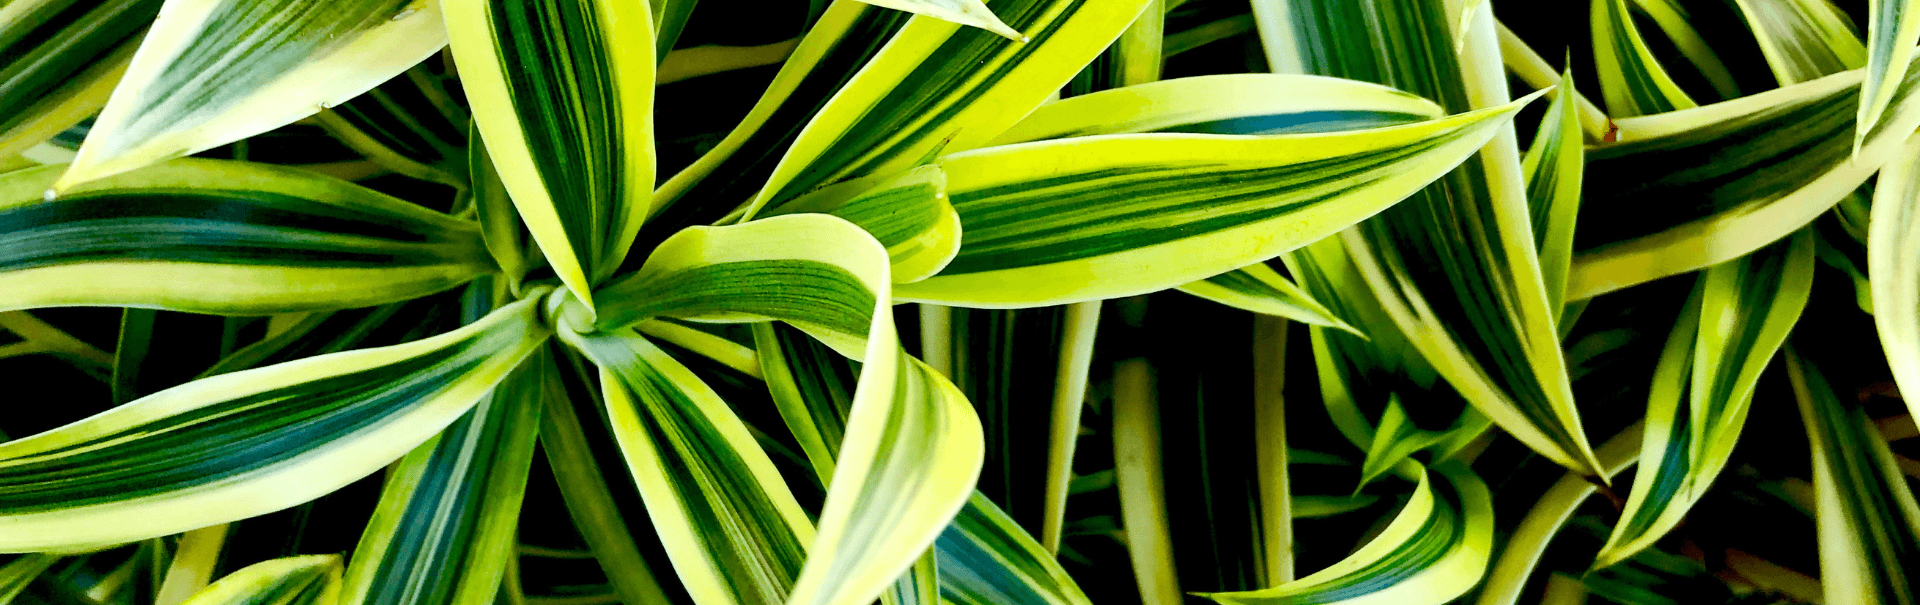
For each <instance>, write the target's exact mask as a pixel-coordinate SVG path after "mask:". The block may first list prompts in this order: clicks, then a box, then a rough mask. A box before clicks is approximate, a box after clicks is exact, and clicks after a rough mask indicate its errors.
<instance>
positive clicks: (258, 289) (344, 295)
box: [0, 160, 493, 315]
mask: <svg viewBox="0 0 1920 605" xmlns="http://www.w3.org/2000/svg"><path fill="white" fill-rule="evenodd" d="M59 173H60V167H58V166H49V167H45V168H39V169H33V170H23V171H20V172H14V173H10V174H7V175H5V176H0V309H21V308H31V307H47V306H71V305H116V306H130V307H146V308H157V309H171V310H176V311H189V312H196V313H220V314H232V315H266V314H270V313H286V312H293V311H308V310H320V309H338V308H348V307H359V306H368V305H374V304H381V303H388V302H394V301H399V300H406V299H409V298H414V297H418V296H424V295H427V294H431V293H434V292H438V291H441V290H445V289H448V288H451V287H453V286H456V285H459V284H461V283H463V282H466V281H467V280H469V279H472V278H473V277H475V276H478V275H481V274H484V273H487V272H490V271H492V270H493V269H492V263H491V262H489V261H488V260H487V259H486V252H485V248H484V247H483V246H482V244H481V242H480V238H479V231H478V229H476V227H475V225H473V224H472V223H471V222H467V221H460V220H455V219H453V218H452V217H448V216H446V215H444V214H440V213H437V212H433V211H431V210H427V209H424V208H421V207H419V206H416V205H413V204H409V203H406V202H402V201H400V200H397V199H394V198H392V197H388V196H386V195H384V194H381V193H377V192H374V191H373V190H370V189H366V188H363V187H360V186H358V185H354V184H352V183H347V182H344V181H339V180H336V179H333V178H330V177H323V176H319V175H315V174H312V173H309V172H304V171H300V170H294V169H288V168H280V167H273V166H267V165H263V164H247V163H240V162H225V161H216V160H177V161H173V162H168V163H165V164H161V165H157V166H152V167H149V168H146V169H144V170H139V171H136V172H130V173H125V174H121V175H117V176H113V177H108V178H105V179H101V180H98V181H93V182H90V183H87V184H85V185H82V186H79V187H76V188H73V189H70V190H68V191H67V193H66V194H65V195H63V196H61V197H60V198H58V199H56V200H54V201H51V202H49V201H44V200H43V199H42V197H41V195H40V193H39V192H41V191H45V190H46V187H47V184H48V183H49V182H51V181H52V180H53V179H54V178H55V177H56V176H58V175H59Z"/></svg>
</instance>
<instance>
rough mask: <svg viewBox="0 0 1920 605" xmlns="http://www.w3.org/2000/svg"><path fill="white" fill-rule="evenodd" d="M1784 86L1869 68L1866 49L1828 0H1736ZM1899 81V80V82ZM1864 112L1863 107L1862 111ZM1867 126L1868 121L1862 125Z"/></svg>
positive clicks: (1769, 65) (1844, 15) (1774, 74)
mask: <svg viewBox="0 0 1920 605" xmlns="http://www.w3.org/2000/svg"><path fill="white" fill-rule="evenodd" d="M1738 3H1739V5H1740V12H1741V14H1743V15H1745V16H1746V18H1747V24H1748V25H1749V26H1751V27H1752V28H1753V34H1754V37H1755V38H1757V39H1758V40H1759V41H1760V51H1761V52H1762V53H1763V54H1765V55H1766V57H1767V67H1769V68H1771V69H1772V70H1773V77H1774V79H1776V80H1779V81H1780V84H1781V85H1787V84H1798V83H1800V82H1805V81H1807V80H1812V79H1814V78H1818V77H1821V76H1825V75H1828V74H1834V73H1839V72H1843V71H1846V70H1849V69H1859V68H1861V67H1863V66H1865V65H1866V64H1867V48H1866V46H1865V45H1862V44H1861V43H1860V34H1858V33H1856V32H1854V30H1853V25H1852V24H1850V23H1848V22H1847V20H1846V19H1847V17H1846V13H1844V12H1841V10H1840V7H1838V6H1834V5H1833V3H1832V2H1830V1H1829V0H1738ZM1896 81H1897V80H1896ZM1863 109H1864V108H1863ZM1863 123H1864V122H1863Z"/></svg>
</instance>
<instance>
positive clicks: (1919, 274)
mask: <svg viewBox="0 0 1920 605" xmlns="http://www.w3.org/2000/svg"><path fill="white" fill-rule="evenodd" d="M1916 196H1920V142H1909V143H1908V144H1906V145H1903V146H1902V147H1901V148H1900V151H1899V153H1898V155H1897V156H1896V157H1895V158H1894V159H1893V161H1891V162H1889V163H1888V164H1887V167H1886V168H1885V169H1883V170H1881V172H1880V181H1879V184H1878V188H1877V189H1876V190H1875V192H1874V197H1875V199H1874V203H1873V218H1872V220H1870V221H1868V228H1869V229H1870V232H1869V234H1868V236H1867V274H1868V276H1869V280H1868V281H1869V283H1871V284H1872V292H1873V325H1874V327H1875V328H1876V330H1877V331H1878V332H1879V334H1880V346H1881V347H1882V348H1883V349H1884V350H1885V351H1886V354H1887V365H1889V366H1891V367H1892V369H1893V378H1894V381H1895V382H1897V383H1898V384H1900V385H1901V386H1902V388H1904V389H1905V391H1903V392H1908V393H1920V206H1917V205H1916V204H1914V203H1913V201H1914V200H1915V199H1916ZM1906 400H1907V409H1908V410H1912V411H1914V412H1916V416H1917V417H1920V397H1913V398H1906Z"/></svg>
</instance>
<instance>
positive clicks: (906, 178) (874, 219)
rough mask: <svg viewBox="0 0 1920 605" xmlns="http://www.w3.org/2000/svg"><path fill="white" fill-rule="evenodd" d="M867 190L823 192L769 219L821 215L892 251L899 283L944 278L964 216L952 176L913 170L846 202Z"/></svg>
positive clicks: (926, 168) (851, 186)
mask: <svg viewBox="0 0 1920 605" xmlns="http://www.w3.org/2000/svg"><path fill="white" fill-rule="evenodd" d="M865 184H866V183H863V182H858V181H856V182H850V183H847V184H846V185H845V186H838V187H829V188H827V189H822V190H820V191H818V192H816V193H814V194H812V195H808V196H805V197H802V198H800V199H797V200H794V201H793V202H792V203H788V204H783V205H781V206H780V207H779V208H776V209H773V210H770V211H768V212H766V213H764V215H765V216H777V215H781V214H791V213H795V212H818V213H823V214H831V215H834V216H837V217H840V218H843V219H846V220H847V222H850V223H853V224H855V225H859V226H860V228H862V229H866V230H867V233H871V234H873V237H874V239H877V240H880V245H882V246H886V247H887V256H888V258H889V259H891V260H892V262H893V281H894V283H911V282H916V281H920V280H922V279H926V278H927V277H928V276H931V275H933V274H935V273H939V272H940V270H941V269H943V268H945V267H946V266H947V263H948V262H951V261H952V260H953V257H954V255H955V254H958V253H959V252H960V215H959V214H958V213H956V212H954V210H953V204H951V203H949V202H948V201H947V173H946V172H944V171H942V170H940V167H939V166H933V165H928V166H921V167H919V168H915V169H913V170H909V171H907V172H905V173H902V174H900V175H899V176H896V177H893V178H891V179H888V180H885V181H882V182H881V183H880V184H879V185H875V186H873V187H872V188H871V189H869V190H867V191H866V192H864V193H860V194H858V195H854V196H853V199H845V198H846V195H847V193H848V191H849V190H851V189H854V188H859V187H861V186H863V185H865Z"/></svg>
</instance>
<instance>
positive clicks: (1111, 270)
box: [897, 93, 1537, 308]
mask: <svg viewBox="0 0 1920 605" xmlns="http://www.w3.org/2000/svg"><path fill="white" fill-rule="evenodd" d="M1536 95H1537V93H1536ZM1530 100H1532V97H1529V98H1527V99H1522V100H1520V101H1518V102H1515V103H1511V104H1508V105H1505V106H1503V107H1498V108H1493V109H1488V110H1484V111H1478V112H1472V113H1467V114H1462V115H1458V116H1451V117H1448V118H1443V119H1439V120H1433V121H1429V122H1421V123H1417V124H1411V125H1406V126H1396V127H1390V128H1378V129H1372V130H1361V131H1352V132H1339V133H1323V134H1299V135H1273V136H1234V135H1189V134H1135V135H1111V136H1101V137H1081V138H1076V139H1066V140H1061V141H1046V142H1038V143H1028V144H1019V145H1008V146H1002V147H990V148H987V149H981V150H977V151H972V152H965V153H960V154H956V155H952V156H948V157H946V158H942V159H941V161H940V166H941V167H942V168H943V169H945V170H946V171H947V188H948V191H949V194H948V195H949V199H951V200H952V202H953V206H954V208H955V209H956V210H958V211H959V213H960V224H961V228H962V230H963V232H964V233H965V234H966V235H965V241H966V244H965V245H964V246H962V247H961V249H960V254H959V256H957V257H955V258H954V260H953V262H952V263H951V264H948V265H947V268H946V269H945V270H943V271H941V273H940V274H938V275H935V276H933V277H932V278H929V279H927V280H925V281H921V282H917V283H912V284H904V285H901V286H900V287H899V288H898V290H897V291H898V297H899V298H900V299H901V300H908V301H916V302H932V303H938V304H946V305H954V306H966V307H982V308H1009V307H1030V306H1040V305H1050V304H1061V303H1067V302H1078V301H1085V300H1094V299H1100V298H1115V297H1119V296H1127V295H1132V294H1141V293H1146V292H1153V291H1156V290H1162V289H1166V288H1170V287H1174V286H1178V285H1181V284H1184V283H1188V282H1192V281H1198V280H1201V279H1204V278H1207V277H1210V276H1213V275H1218V274H1220V273H1224V272H1227V271H1230V270H1233V269H1237V268H1239V267H1242V266H1245V265H1248V264H1251V263H1253V262H1257V261H1260V260H1263V259H1267V258H1271V257H1273V256H1277V255H1279V254H1281V253H1283V252H1286V251H1288V250H1292V249H1294V248H1297V247H1300V246H1302V245H1305V244H1308V243H1311V242H1313V241H1315V240H1318V239H1320V238H1323V237H1326V236H1328V235H1332V234H1333V233H1335V232H1337V231H1339V230H1340V229H1344V228H1346V227H1347V226H1349V225H1352V224H1353V223H1354V222H1357V221H1359V220H1362V219H1365V218H1367V217H1369V216H1372V215H1373V214H1374V213H1377V212H1379V211H1380V210H1381V209H1383V208H1386V207H1388V206H1391V205H1393V204H1395V203H1397V202H1399V201H1400V200H1401V199H1404V198H1405V197H1406V196H1407V195H1408V194H1409V193H1412V192H1413V191H1415V190H1417V189H1418V188H1420V187H1422V186H1425V185H1426V184H1427V183H1429V182H1431V181H1432V180H1433V179H1434V178H1436V177H1438V176H1440V175H1441V174H1443V173H1445V172H1446V171H1448V170H1451V169H1452V168H1453V167H1454V166H1455V165H1456V164H1458V163H1459V162H1460V161H1461V160H1462V159H1464V158H1465V157H1466V156H1468V155H1469V154H1471V153H1472V152H1473V151H1474V150H1475V149H1478V148H1479V147H1480V146H1481V145H1482V144H1484V143H1485V142H1486V141H1487V138H1488V137H1490V136H1492V135H1493V132H1494V130H1496V129H1497V127H1499V126H1500V125H1502V124H1505V123H1506V121H1507V120H1508V119H1510V118H1511V116H1512V115H1513V112H1515V111H1518V110H1519V108H1520V107H1521V106H1523V105H1524V104H1525V103H1526V102H1527V101H1530ZM1065 208H1074V209H1077V210H1075V211H1073V212H1063V211H1062V209H1065ZM1148 268H1150V270H1143V269H1148Z"/></svg>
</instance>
